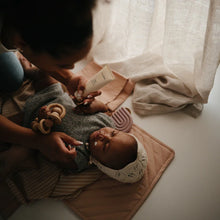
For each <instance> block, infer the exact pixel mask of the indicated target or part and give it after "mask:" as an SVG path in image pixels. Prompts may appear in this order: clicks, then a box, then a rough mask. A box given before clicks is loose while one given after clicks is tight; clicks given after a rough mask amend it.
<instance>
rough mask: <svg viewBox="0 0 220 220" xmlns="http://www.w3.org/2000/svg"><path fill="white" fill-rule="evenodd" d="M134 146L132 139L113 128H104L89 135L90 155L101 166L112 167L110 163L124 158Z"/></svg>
mask: <svg viewBox="0 0 220 220" xmlns="http://www.w3.org/2000/svg"><path fill="white" fill-rule="evenodd" d="M133 144H134V138H133V137H132V136H131V135H129V134H127V133H125V132H121V131H118V130H116V129H114V128H110V127H104V128H101V129H100V130H97V131H95V132H93V133H92V134H91V135H90V139H89V145H90V151H91V155H92V156H93V157H94V158H95V159H96V160H98V161H99V162H101V163H102V164H103V165H105V166H108V167H110V168H113V169H114V167H112V161H114V160H119V159H122V157H123V158H125V157H126V156H127V154H126V152H128V151H129V148H130V146H131V145H133Z"/></svg>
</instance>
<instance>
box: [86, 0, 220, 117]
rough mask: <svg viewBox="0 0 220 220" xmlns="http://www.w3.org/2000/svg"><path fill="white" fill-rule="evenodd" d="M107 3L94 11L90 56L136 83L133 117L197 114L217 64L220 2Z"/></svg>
mask: <svg viewBox="0 0 220 220" xmlns="http://www.w3.org/2000/svg"><path fill="white" fill-rule="evenodd" d="M107 2H108V3H107ZM107 2H106V1H98V5H97V8H96V10H95V11H94V39H93V46H92V49H91V52H90V54H89V57H90V58H92V59H93V60H94V61H95V62H96V63H97V64H99V65H104V64H109V65H110V67H111V68H112V69H113V70H114V71H116V72H119V73H120V74H122V75H124V76H126V77H129V78H131V79H132V80H134V81H135V83H136V85H135V89H134V93H133V96H132V104H133V108H134V111H135V112H136V113H137V114H140V115H150V114H160V113H166V112H172V111H176V110H179V109H183V108H184V109H185V110H186V112H187V113H189V114H191V115H192V116H194V117H196V116H198V115H199V113H200V112H201V111H202V105H203V104H204V103H207V102H208V96H209V94H210V91H211V89H212V86H213V82H214V78H215V73H216V70H217V67H218V65H219V60H220V0H195V1H191V0H178V1H176V0H112V1H107Z"/></svg>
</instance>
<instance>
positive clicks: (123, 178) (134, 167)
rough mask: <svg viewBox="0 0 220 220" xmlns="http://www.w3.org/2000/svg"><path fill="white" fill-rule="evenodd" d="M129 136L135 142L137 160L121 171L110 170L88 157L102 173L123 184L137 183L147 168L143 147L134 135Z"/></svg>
mask: <svg viewBox="0 0 220 220" xmlns="http://www.w3.org/2000/svg"><path fill="white" fill-rule="evenodd" d="M129 135H131V136H133V137H134V138H135V140H136V141H137V158H136V160H135V161H133V162H131V163H129V164H128V165H126V166H125V167H123V168H122V169H120V170H115V169H111V168H109V167H106V166H104V165H103V164H101V163H100V162H99V161H97V160H96V159H95V158H94V157H92V156H91V157H90V162H91V163H94V164H95V165H96V166H97V167H98V169H100V170H101V171H102V172H103V173H105V174H106V175H108V176H110V177H111V178H113V179H116V180H118V181H119V182H123V183H135V182H137V181H138V180H140V179H141V178H142V177H143V175H144V173H145V170H146V167H147V153H146V151H145V149H144V146H143V145H142V144H141V143H140V141H139V140H138V139H137V138H136V137H135V136H134V135H132V134H129Z"/></svg>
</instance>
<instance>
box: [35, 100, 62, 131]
mask: <svg viewBox="0 0 220 220" xmlns="http://www.w3.org/2000/svg"><path fill="white" fill-rule="evenodd" d="M65 114H66V109H65V108H64V106H63V105H61V104H59V103H52V104H49V105H48V106H43V107H41V108H40V110H39V114H38V117H37V118H35V119H34V121H32V123H31V127H32V129H33V130H34V131H40V132H41V133H42V134H49V133H50V131H51V128H52V127H53V125H55V124H61V121H62V119H63V117H64V116H65Z"/></svg>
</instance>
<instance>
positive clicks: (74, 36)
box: [0, 0, 95, 165]
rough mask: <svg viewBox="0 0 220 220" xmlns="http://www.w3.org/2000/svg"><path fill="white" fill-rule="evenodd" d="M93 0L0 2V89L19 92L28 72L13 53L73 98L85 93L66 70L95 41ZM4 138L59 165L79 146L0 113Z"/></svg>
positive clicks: (81, 83)
mask: <svg viewBox="0 0 220 220" xmlns="http://www.w3.org/2000/svg"><path fill="white" fill-rule="evenodd" d="M94 5H95V0H80V1H78V0H63V1H59V0H33V1H31V4H30V1H29V0H19V1H18V0H6V1H5V0H4V1H1V5H0V8H1V9H0V10H1V13H0V14H1V18H0V19H1V28H0V34H1V35H0V77H1V80H0V91H1V92H5V91H6V92H11V91H15V90H16V89H18V88H19V87H20V86H21V84H22V82H23V77H24V70H23V68H22V66H21V64H20V62H19V60H18V59H17V57H16V56H15V54H14V53H13V52H12V51H11V50H14V49H15V50H18V51H19V52H20V53H21V54H22V55H23V56H24V57H25V58H26V59H27V60H29V61H30V62H31V63H32V64H34V65H35V66H36V67H37V68H35V73H34V74H37V72H38V71H40V70H43V71H44V72H46V73H47V74H49V75H51V76H52V77H54V78H56V79H57V80H58V81H60V82H62V83H64V84H65V85H66V87H67V89H68V90H69V92H70V93H71V94H73V93H74V92H75V91H76V90H77V91H78V92H79V93H82V91H83V89H84V87H85V81H86V80H85V79H84V78H83V77H81V76H77V75H74V74H72V72H71V71H70V70H68V69H72V68H73V67H74V63H75V62H77V61H78V60H80V59H82V58H83V57H84V56H86V55H87V53H88V51H89V50H90V47H91V38H92V9H93V7H94ZM0 140H1V141H3V142H7V143H12V144H19V145H22V146H26V147H29V148H34V149H38V150H40V151H41V152H42V154H43V155H44V156H46V157H47V158H48V159H50V160H52V161H56V162H57V163H60V164H61V165H62V164H66V163H69V162H70V161H71V160H72V159H73V158H74V152H73V151H72V150H68V149H67V148H66V147H65V143H66V144H72V145H78V144H79V142H78V141H77V140H75V139H74V138H71V137H69V136H67V135H66V134H64V133H61V132H53V133H51V134H50V135H47V136H42V135H38V134H36V133H34V132H33V131H32V130H31V129H28V128H23V127H21V126H19V125H17V124H15V123H13V122H12V121H9V120H8V119H7V118H5V117H3V116H2V115H0Z"/></svg>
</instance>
